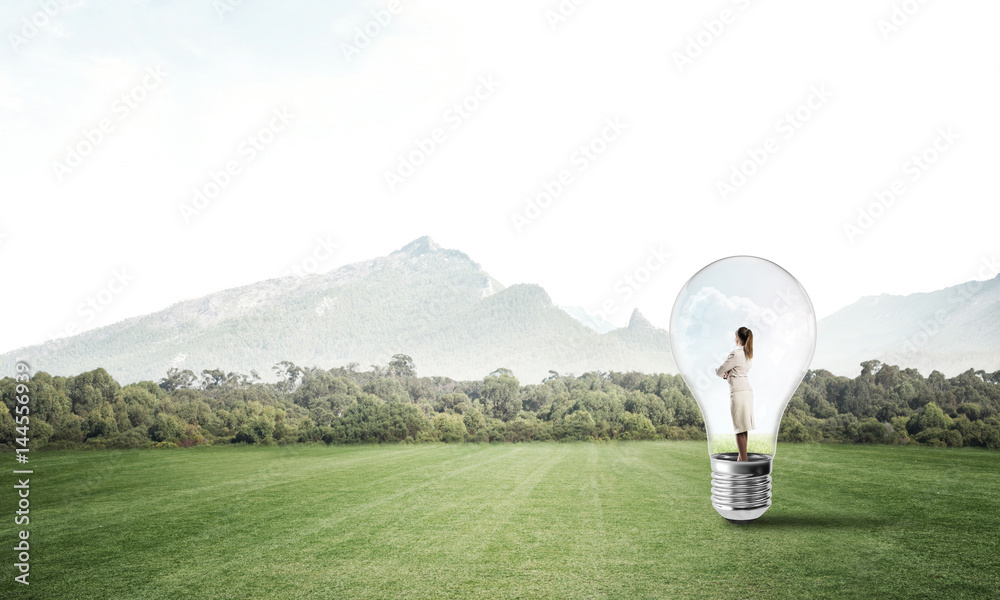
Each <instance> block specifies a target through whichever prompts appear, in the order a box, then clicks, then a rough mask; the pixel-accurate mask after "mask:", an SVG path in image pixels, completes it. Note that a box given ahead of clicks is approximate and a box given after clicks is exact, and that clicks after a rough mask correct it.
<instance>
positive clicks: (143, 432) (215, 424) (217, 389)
mask: <svg viewBox="0 0 1000 600" xmlns="http://www.w3.org/2000/svg"><path fill="white" fill-rule="evenodd" d="M274 372H275V374H276V375H277V378H278V382H277V383H264V382H261V381H260V380H259V378H258V377H256V376H255V375H250V376H248V375H244V374H239V373H235V372H225V371H222V370H205V371H202V372H201V373H200V374H195V373H193V372H191V371H181V370H178V369H171V370H170V371H169V372H168V373H167V374H166V375H165V376H164V377H162V378H161V379H160V380H159V381H143V382H139V383H132V384H128V385H125V386H121V385H120V384H119V383H118V382H117V381H115V379H114V378H112V377H111V376H110V375H109V374H108V372H107V371H105V370H104V369H100V368H99V369H95V370H93V371H88V372H85V373H81V374H79V375H75V376H70V377H63V376H56V377H53V376H50V375H48V374H46V373H44V372H39V373H35V374H34V376H33V377H32V378H31V379H30V381H29V382H28V383H27V384H25V387H24V388H22V389H20V390H19V389H18V387H17V386H18V383H17V382H16V381H15V380H14V379H13V378H10V377H7V378H4V379H2V380H0V397H2V399H3V403H2V404H0V444H3V445H5V446H7V447H12V446H13V445H14V444H15V443H16V442H15V440H16V438H18V437H21V436H22V435H24V434H25V433H28V437H29V438H30V440H31V444H32V447H34V448H39V447H46V446H47V447H50V448H58V447H87V448H138V447H149V446H167V447H173V446H192V445H196V444H228V443H245V444H290V443H299V442H325V443H328V444H345V443H348V444H349V443H363V442H380V443H381V442H425V441H442V442H466V441H469V442H522V441H530V440H551V439H560V440H562V439H575V440H588V439H590V440H612V439H618V440H630V439H654V438H656V439H663V438H666V439H705V432H704V427H703V422H702V419H701V414H700V412H699V410H698V407H697V405H696V403H695V401H694V400H693V398H692V396H691V394H690V392H689V391H688V389H687V387H686V386H685V384H684V382H683V380H682V379H681V377H680V376H677V375H667V374H657V375H647V374H643V373H638V372H634V371H633V372H614V371H612V372H601V371H592V372H587V373H584V374H582V375H579V376H574V375H560V374H558V373H556V372H554V371H552V372H550V375H549V377H547V378H546V379H545V380H544V381H542V382H541V383H537V384H527V385H522V384H521V383H520V382H519V381H518V380H517V379H516V378H515V377H514V376H513V374H512V373H511V372H510V370H508V369H505V368H499V369H496V370H495V371H493V372H492V373H490V374H489V375H486V376H485V377H483V378H482V379H481V380H473V381H455V380H453V379H450V378H447V377H421V376H418V375H417V373H416V366H415V364H414V362H413V359H412V358H411V357H409V356H406V355H402V354H397V355H395V356H394V357H393V360H392V361H391V362H390V363H389V364H388V365H386V366H384V367H383V366H373V367H372V368H371V369H369V370H365V371H362V370H358V368H357V365H356V364H351V365H348V366H346V367H338V368H334V369H329V370H324V369H318V368H303V367H300V366H297V365H295V364H293V363H291V362H287V361H286V362H282V363H279V364H277V365H275V366H274ZM24 393H27V395H28V397H29V399H30V400H29V406H30V409H31V413H30V422H29V423H28V426H29V429H28V430H27V431H25V430H23V429H21V430H20V431H19V430H18V424H17V423H15V421H14V416H16V409H15V406H16V404H15V402H16V397H17V396H18V395H21V394H24ZM21 424H22V425H23V424H24V423H23V422H22V423H21ZM779 440H784V441H796V442H805V441H816V442H828V441H831V442H865V443H891V444H908V443H909V444H914V443H919V444H930V445H939V446H945V445H946V446H980V447H986V448H1000V371H996V372H993V373H986V372H984V371H975V370H971V369H970V370H969V371H966V372H965V373H962V374H960V375H958V376H956V377H952V378H946V377H944V376H943V375H942V374H941V373H939V372H936V371H935V372H932V373H931V374H930V375H929V376H928V377H926V378H925V377H923V376H922V375H920V373H919V372H918V371H916V370H915V369H909V368H907V369H900V368H899V367H897V366H895V365H886V364H882V363H880V362H879V361H874V360H873V361H867V362H865V363H862V365H861V374H860V375H859V376H858V377H855V378H853V379H849V378H846V377H840V376H836V375H833V374H831V373H830V372H829V371H825V370H815V371H809V372H808V373H807V375H806V377H805V379H804V380H803V382H802V384H801V385H800V386H799V388H798V390H797V391H796V393H795V395H794V397H793V398H792V400H791V402H790V403H789V406H788V411H787V413H786V415H785V417H784V419H783V421H782V425H781V432H780V436H779Z"/></svg>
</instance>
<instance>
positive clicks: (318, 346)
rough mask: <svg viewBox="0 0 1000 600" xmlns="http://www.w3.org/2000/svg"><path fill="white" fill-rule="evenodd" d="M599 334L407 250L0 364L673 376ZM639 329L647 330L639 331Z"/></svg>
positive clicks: (649, 354)
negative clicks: (409, 366)
mask: <svg viewBox="0 0 1000 600" xmlns="http://www.w3.org/2000/svg"><path fill="white" fill-rule="evenodd" d="M637 315H638V313H636V314H634V315H633V323H637V325H636V327H638V328H639V331H635V332H633V331H631V330H632V329H633V327H632V325H631V324H630V326H629V327H628V328H620V329H617V330H614V331H611V332H609V333H607V334H604V335H602V334H600V333H597V332H596V331H594V330H593V329H591V328H589V327H587V326H585V325H583V324H581V323H580V322H579V321H577V320H576V319H574V318H573V317H571V316H570V315H569V314H568V313H566V312H565V311H564V310H562V309H560V308H559V307H557V306H556V305H554V304H553V303H552V300H551V298H550V297H549V295H548V294H547V293H546V292H545V290H544V289H542V288H541V287H540V286H538V285H534V284H516V285H511V286H509V287H505V286H504V285H502V284H501V283H500V282H498V281H497V280H495V279H494V278H493V277H491V276H490V275H489V274H488V273H486V272H485V271H484V270H483V269H482V268H481V267H480V265H479V264H478V263H476V262H474V261H473V260H472V259H470V258H469V256H468V255H466V254H465V253H463V252H460V251H458V250H450V249H446V248H441V247H440V246H438V245H437V244H436V243H435V242H434V241H433V240H432V239H430V238H428V237H422V238H418V239H416V240H413V241H412V242H410V243H409V244H406V245H405V246H403V247H402V248H400V249H398V250H396V251H394V252H392V253H390V254H389V255H388V256H384V257H378V258H374V259H371V260H367V261H361V262H358V263H353V264H349V265H345V266H343V267H340V268H338V269H336V270H333V271H330V272H328V273H322V274H311V275H302V276H293V275H290V276H287V277H283V278H279V279H271V280H268V281H262V282H259V283H255V284H252V285H247V286H243V287H240V288H234V289H230V290H224V291H221V292H217V293H214V294H210V295H208V296H205V297H203V298H197V299H194V300H188V301H185V302H180V303H177V304H175V305H173V306H171V307H168V308H166V309H164V310H162V311H160V312H157V313H153V314H150V315H145V316H142V317H136V318H132V319H128V320H125V321H122V322H120V323H116V324H113V325H108V326H106V327H100V328H98V329H94V330H92V331H88V332H85V333H81V334H79V335H76V336H73V337H70V338H66V339H60V340H54V341H51V342H47V343H45V344H40V345H37V346H32V347H28V348H21V349H19V350H15V351H12V352H8V353H5V354H3V355H0V375H13V374H14V372H13V368H14V365H15V364H16V362H17V361H19V360H26V361H27V362H28V363H29V364H31V365H32V366H33V367H35V368H37V369H40V370H43V371H46V372H47V373H51V374H54V375H56V374H58V375H73V374H76V373H80V372H83V371H90V370H93V369H96V368H98V367H101V368H103V369H105V370H106V371H108V372H109V373H110V374H111V375H112V376H114V377H115V379H117V380H118V381H120V382H122V383H123V384H125V383H132V382H136V381H142V380H149V379H156V378H158V377H161V376H162V375H163V373H165V372H166V371H167V369H169V368H171V367H177V368H180V369H191V370H192V371H195V372H199V373H200V372H201V371H202V370H204V369H224V370H226V371H236V372H240V373H250V372H251V371H254V370H255V371H257V372H259V373H261V374H262V377H263V378H265V379H273V378H272V376H271V375H272V374H271V372H270V368H271V365H273V364H275V363H277V362H279V361H283V360H289V361H293V362H295V363H297V364H309V365H319V366H321V367H324V368H327V369H329V368H331V367H335V366H342V365H346V364H347V363H349V362H358V363H360V364H363V365H369V364H384V363H386V362H387V361H388V360H389V359H390V357H391V356H392V355H394V354H396V353H399V352H403V351H406V352H408V353H409V354H410V356H412V357H413V358H414V359H415V360H416V361H417V362H418V363H419V364H420V365H421V366H422V367H423V368H425V369H427V370H428V372H432V373H439V374H441V375H447V376H449V377H454V378H457V379H470V378H475V377H481V376H482V374H483V373H488V372H489V371H490V370H491V369H493V368H494V367H495V366H496V365H498V364H502V365H505V366H506V367H508V368H510V369H511V370H512V371H514V373H516V374H517V376H518V377H521V378H522V379H525V380H531V381H539V380H541V379H542V378H543V377H544V376H545V374H546V371H547V369H557V370H560V371H572V372H576V373H582V372H584V371H589V370H593V369H597V368H606V369H635V370H639V371H643V372H645V373H658V372H673V371H674V370H676V367H675V365H674V362H673V359H672V357H671V354H670V340H669V336H668V335H667V332H666V331H665V330H663V329H655V328H654V329H650V330H647V328H646V327H645V325H648V321H646V320H645V319H644V318H642V317H641V315H638V316H637ZM650 327H651V326H650Z"/></svg>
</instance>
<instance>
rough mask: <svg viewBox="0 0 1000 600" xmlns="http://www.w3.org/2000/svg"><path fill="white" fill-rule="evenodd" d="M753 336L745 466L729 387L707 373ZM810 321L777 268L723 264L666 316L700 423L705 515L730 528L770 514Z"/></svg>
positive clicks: (810, 340) (797, 289)
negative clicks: (744, 335)
mask: <svg viewBox="0 0 1000 600" xmlns="http://www.w3.org/2000/svg"><path fill="white" fill-rule="evenodd" d="M740 327H748V328H749V329H750V330H751V331H752V332H753V358H752V359H751V360H750V368H749V371H748V373H747V377H748V379H747V381H748V382H749V384H750V388H751V389H752V390H753V415H754V429H752V430H750V431H749V432H748V444H747V446H748V447H747V457H748V460H747V461H737V460H736V459H737V457H738V453H737V446H736V432H735V428H734V425H733V417H732V413H731V412H730V398H729V383H728V382H727V381H726V380H725V379H723V378H722V377H720V376H718V375H717V374H716V369H717V368H718V367H719V366H721V365H722V364H723V363H724V362H725V360H726V357H727V356H728V355H729V353H730V352H731V351H733V350H740V351H742V350H741V349H740V348H739V346H738V345H737V343H736V330H737V329H739V328H740ZM815 348H816V315H815V314H814V313H813V307H812V302H810V300H809V296H808V294H806V291H805V289H804V288H803V287H802V285H801V284H800V283H799V282H798V281H797V280H796V279H795V278H794V277H792V276H791V274H789V273H788V271H785V270H784V269H782V268H781V267H779V266H778V265H776V264H774V263H773V262H771V261H769V260H765V259H763V258H758V257H755V256H730V257H728V258H723V259H720V260H717V261H715V262H713V263H711V264H710V265H708V266H706V267H704V268H702V269H701V270H700V271H698V272H697V273H695V274H694V276H693V277H691V279H689V280H688V282H687V283H686V284H684V287H682V288H681V291H680V293H679V294H678V295H677V300H675V301H674V307H673V310H672V311H671V313H670V350H671V352H672V353H673V357H674V362H675V363H676V364H677V368H678V369H679V370H680V374H681V377H683V379H684V383H686V384H687V386H688V389H690V390H691V393H692V394H694V398H695V400H696V401H697V402H698V408H700V409H701V414H702V417H703V418H704V421H705V431H706V432H707V434H708V454H709V460H710V462H711V466H712V506H714V507H715V510H716V511H718V513H719V514H720V515H722V516H723V517H724V518H726V519H728V520H729V521H731V522H733V523H750V522H752V521H754V520H755V519H757V518H758V517H760V516H761V515H762V514H764V511H766V510H767V509H768V507H770V506H771V467H772V463H773V460H774V453H775V448H776V445H777V441H778V427H779V426H780V424H781V416H782V415H783V414H784V412H785V407H786V406H787V405H788V401H789V400H790V399H791V397H792V394H794V393H795V390H796V388H798V385H799V383H800V382H801V381H802V378H803V377H804V376H805V374H806V371H807V370H808V369H809V364H810V363H811V362H812V357H813V351H814V350H815Z"/></svg>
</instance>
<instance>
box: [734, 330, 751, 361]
mask: <svg viewBox="0 0 1000 600" xmlns="http://www.w3.org/2000/svg"><path fill="white" fill-rule="evenodd" d="M736 336H737V337H738V338H740V341H741V342H743V351H744V352H746V353H747V358H753V332H752V331H750V328H749V327H740V328H739V329H737V330H736Z"/></svg>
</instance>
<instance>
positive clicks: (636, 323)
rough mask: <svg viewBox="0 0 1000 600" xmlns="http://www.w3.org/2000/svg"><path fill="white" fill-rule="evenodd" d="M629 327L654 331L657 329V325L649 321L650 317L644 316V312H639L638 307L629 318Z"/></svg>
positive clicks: (634, 329) (636, 329)
mask: <svg viewBox="0 0 1000 600" xmlns="http://www.w3.org/2000/svg"><path fill="white" fill-rule="evenodd" d="M628 328H629V329H631V330H632V331H652V330H653V329H656V327H655V326H654V325H653V324H652V323H650V322H649V319H647V318H646V317H644V316H642V313H641V312H639V309H638V308H636V309H633V310H632V316H631V317H629V319H628Z"/></svg>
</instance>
